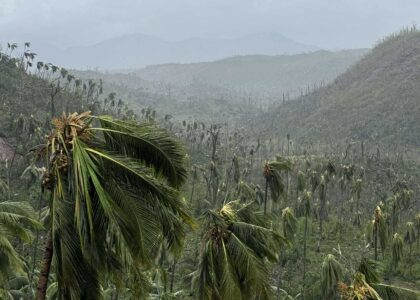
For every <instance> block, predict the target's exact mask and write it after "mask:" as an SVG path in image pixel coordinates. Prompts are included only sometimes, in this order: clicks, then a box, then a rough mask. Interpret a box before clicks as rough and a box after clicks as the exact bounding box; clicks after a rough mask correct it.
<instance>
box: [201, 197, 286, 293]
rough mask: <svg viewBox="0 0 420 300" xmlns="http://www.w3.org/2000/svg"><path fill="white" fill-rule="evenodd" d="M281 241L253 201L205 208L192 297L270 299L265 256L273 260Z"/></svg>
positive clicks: (281, 238)
mask: <svg viewBox="0 0 420 300" xmlns="http://www.w3.org/2000/svg"><path fill="white" fill-rule="evenodd" d="M284 242H285V240H284V238H283V237H282V236H280V235H279V234H277V233H275V232H273V231H272V230H270V229H269V228H268V224H267V222H266V219H265V217H264V215H263V214H262V213H261V212H260V211H258V210H257V207H256V204H255V203H248V204H241V203H240V202H239V201H233V202H229V203H227V204H226V205H224V206H223V207H222V208H221V209H218V210H209V211H207V212H206V213H204V215H203V238H202V241H201V255H200V262H199V267H198V270H197V271H196V272H195V273H194V280H193V288H194V294H195V299H200V300H201V299H209V300H214V299H238V300H240V299H244V300H245V299H256V298H257V299H271V298H270V297H271V295H272V290H271V286H270V284H269V282H270V280H269V270H268V267H267V265H266V262H265V259H267V260H268V261H271V262H275V261H277V259H278V254H279V251H280V247H281V245H282V244H283V243H284Z"/></svg>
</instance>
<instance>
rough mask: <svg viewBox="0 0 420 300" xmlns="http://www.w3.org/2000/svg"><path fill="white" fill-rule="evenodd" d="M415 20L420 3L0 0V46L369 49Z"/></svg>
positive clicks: (355, 0)
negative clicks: (251, 40)
mask: <svg viewBox="0 0 420 300" xmlns="http://www.w3.org/2000/svg"><path fill="white" fill-rule="evenodd" d="M419 21H420V0H114V1H112V0H0V43H2V44H4V42H5V41H10V40H13V41H21V40H29V41H32V43H33V44H35V45H36V44H39V43H45V44H53V45H55V46H59V47H61V48H65V47H69V46H77V45H87V44H94V43H96V42H99V41H102V40H104V39H108V38H112V37H116V36H120V35H127V34H132V33H145V34H151V35H156V36H158V37H161V38H164V39H169V40H180V39H185V38H191V37H238V36H242V35H246V34H249V33H257V32H279V33H282V34H284V35H285V36H287V37H290V38H292V39H294V40H296V41H299V42H302V43H306V44H312V45H316V46H319V47H322V48H326V49H343V48H358V47H370V46H372V45H373V44H374V43H375V42H376V41H377V40H378V39H379V38H381V37H383V36H384V35H386V34H389V33H391V32H394V31H397V30H398V29H400V28H401V27H403V26H408V25H412V24H413V23H418V22H419Z"/></svg>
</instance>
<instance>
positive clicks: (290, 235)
mask: <svg viewBox="0 0 420 300" xmlns="http://www.w3.org/2000/svg"><path fill="white" fill-rule="evenodd" d="M281 220H282V227H283V235H284V237H285V238H286V239H287V240H289V241H291V240H293V239H294V236H295V233H296V229H297V220H296V218H295V216H294V214H293V211H292V209H291V208H290V207H286V208H284V209H283V211H282V214H281Z"/></svg>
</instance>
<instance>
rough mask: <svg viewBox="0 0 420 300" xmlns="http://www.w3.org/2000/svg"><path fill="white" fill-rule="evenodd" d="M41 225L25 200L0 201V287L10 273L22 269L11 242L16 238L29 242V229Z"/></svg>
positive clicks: (31, 236) (21, 263)
mask: <svg viewBox="0 0 420 300" xmlns="http://www.w3.org/2000/svg"><path fill="white" fill-rule="evenodd" d="M41 227H42V226H41V224H40V223H39V222H38V221H37V220H36V218H35V213H34V211H33V209H32V207H31V206H30V205H29V204H27V203H25V202H13V201H4V202H0V288H1V285H2V284H1V283H2V282H5V281H6V279H8V277H9V275H10V274H13V273H16V272H17V273H19V272H22V271H23V267H24V263H23V262H22V260H21V257H20V255H19V254H18V252H17V251H16V250H15V248H14V247H13V244H12V239H16V238H18V239H19V240H21V241H22V242H26V243H29V242H31V241H32V239H33V235H32V232H31V229H40V228H41Z"/></svg>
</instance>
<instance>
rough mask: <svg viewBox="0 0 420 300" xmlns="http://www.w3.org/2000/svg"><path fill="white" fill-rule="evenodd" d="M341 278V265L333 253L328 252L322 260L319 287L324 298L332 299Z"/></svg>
mask: <svg viewBox="0 0 420 300" xmlns="http://www.w3.org/2000/svg"><path fill="white" fill-rule="evenodd" d="M342 278H343V267H342V265H341V264H340V263H339V262H338V261H337V260H336V259H335V257H334V255H332V254H328V255H327V256H326V257H325V259H324V261H323V262H322V268H321V288H322V293H323V296H324V297H325V299H334V297H335V295H336V294H337V287H338V283H339V282H340V281H341V280H342Z"/></svg>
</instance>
